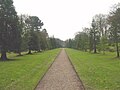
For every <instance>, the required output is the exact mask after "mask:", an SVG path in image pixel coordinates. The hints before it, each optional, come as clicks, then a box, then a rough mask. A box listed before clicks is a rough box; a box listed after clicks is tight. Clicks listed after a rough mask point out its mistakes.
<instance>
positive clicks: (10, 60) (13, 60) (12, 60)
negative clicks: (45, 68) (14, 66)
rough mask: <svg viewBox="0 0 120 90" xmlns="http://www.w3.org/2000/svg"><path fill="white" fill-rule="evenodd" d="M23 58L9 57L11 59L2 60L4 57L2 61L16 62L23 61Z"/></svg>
mask: <svg viewBox="0 0 120 90" xmlns="http://www.w3.org/2000/svg"><path fill="white" fill-rule="evenodd" d="M21 60H22V59H18V58H17V59H16V58H14V59H13V58H9V59H7V60H2V59H0V62H16V61H21Z"/></svg>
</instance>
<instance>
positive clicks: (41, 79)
mask: <svg viewBox="0 0 120 90" xmlns="http://www.w3.org/2000/svg"><path fill="white" fill-rule="evenodd" d="M61 51H62V49H60V51H59V52H58V54H57V55H56V56H55V58H54V60H53V62H52V63H51V64H50V66H49V67H48V69H47V70H46V71H45V73H44V74H43V76H42V77H41V78H40V80H39V81H38V83H37V84H36V86H35V88H34V90H36V88H37V86H38V85H39V83H40V82H41V80H42V79H43V78H44V76H45V75H46V73H47V72H48V71H49V69H50V68H51V66H52V65H53V63H54V62H55V60H56V58H57V57H58V56H59V55H60V53H61Z"/></svg>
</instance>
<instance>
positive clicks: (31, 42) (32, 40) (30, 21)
mask: <svg viewBox="0 0 120 90" xmlns="http://www.w3.org/2000/svg"><path fill="white" fill-rule="evenodd" d="M25 22H26V24H27V26H28V30H29V31H28V49H29V52H28V54H31V50H37V51H39V49H40V47H39V46H40V42H39V41H40V40H39V36H38V33H39V32H40V29H41V27H42V26H43V22H41V20H40V19H39V18H38V17H37V16H29V17H28V18H27V19H26V21H25Z"/></svg>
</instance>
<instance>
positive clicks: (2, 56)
mask: <svg viewBox="0 0 120 90" xmlns="http://www.w3.org/2000/svg"><path fill="white" fill-rule="evenodd" d="M1 60H3V61H5V60H7V55H6V52H5V51H1Z"/></svg>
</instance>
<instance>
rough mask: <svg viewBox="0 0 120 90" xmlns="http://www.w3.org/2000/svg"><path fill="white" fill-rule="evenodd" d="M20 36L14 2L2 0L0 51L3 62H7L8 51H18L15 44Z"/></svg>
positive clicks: (0, 5)
mask: <svg viewBox="0 0 120 90" xmlns="http://www.w3.org/2000/svg"><path fill="white" fill-rule="evenodd" d="M18 34H19V30H18V16H17V13H16V11H15V7H14V5H13V0H0V50H1V59H2V60H7V56H6V52H7V51H14V50H15V49H16V48H15V47H16V44H15V43H16V42H17V39H16V38H17V37H18V36H19V35H18Z"/></svg>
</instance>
